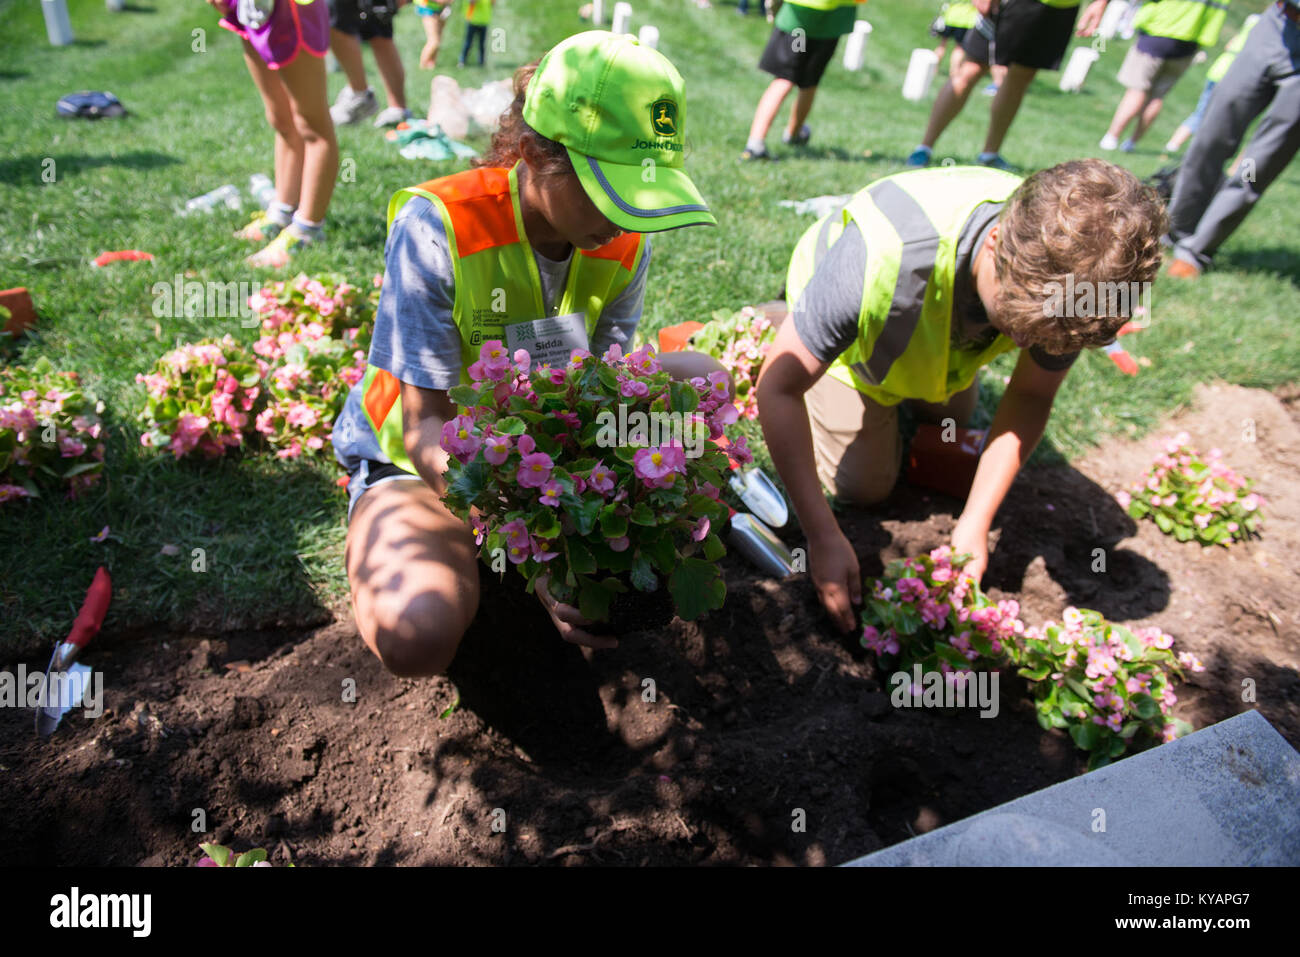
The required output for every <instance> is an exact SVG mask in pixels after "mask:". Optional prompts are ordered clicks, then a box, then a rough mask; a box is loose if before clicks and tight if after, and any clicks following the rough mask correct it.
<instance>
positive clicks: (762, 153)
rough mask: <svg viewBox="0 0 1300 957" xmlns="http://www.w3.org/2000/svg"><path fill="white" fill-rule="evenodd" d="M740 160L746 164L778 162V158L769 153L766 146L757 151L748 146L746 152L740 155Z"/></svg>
mask: <svg viewBox="0 0 1300 957" xmlns="http://www.w3.org/2000/svg"><path fill="white" fill-rule="evenodd" d="M740 158H741V159H742V160H743V161H745V162H746V163H748V162H749V161H751V160H771V161H773V162H775V161H776V157H775V156H773V155H772V154H771V153H769V152H768V151H767V147H766V146H764V147H763V148H762V149H757V150H752V149H750V148H749V147H748V146H746V147H745V151H744V152H743V153H741V154H740Z"/></svg>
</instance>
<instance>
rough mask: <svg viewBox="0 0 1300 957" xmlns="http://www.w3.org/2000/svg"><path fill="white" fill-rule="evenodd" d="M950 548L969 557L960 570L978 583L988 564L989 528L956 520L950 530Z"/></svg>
mask: <svg viewBox="0 0 1300 957" xmlns="http://www.w3.org/2000/svg"><path fill="white" fill-rule="evenodd" d="M952 550H953V552H954V553H955V554H958V555H969V556H970V557H971V559H970V561H968V562H967V563H966V565H965V567H964V568H962V571H963V572H964V573H965V574H967V575H969V576H970V577H971V578H973V579H975V584H977V585H978V584H979V583H980V579H982V578H983V577H984V570H985V569H986V568H988V565H989V530H988V529H987V528H984V529H979V528H974V527H972V526H970V525H967V524H963V523H962V522H958V523H957V527H956V528H955V529H953V532H952Z"/></svg>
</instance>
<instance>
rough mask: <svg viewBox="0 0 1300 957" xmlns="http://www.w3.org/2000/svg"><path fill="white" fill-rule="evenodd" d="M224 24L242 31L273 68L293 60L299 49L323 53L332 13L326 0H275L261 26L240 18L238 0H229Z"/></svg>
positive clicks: (228, 28) (326, 43)
mask: <svg viewBox="0 0 1300 957" xmlns="http://www.w3.org/2000/svg"><path fill="white" fill-rule="evenodd" d="M226 7H227V13H226V15H225V16H224V17H223V18H222V20H221V25H222V26H223V27H225V28H226V29H227V30H230V31H231V32H233V33H237V34H239V35H240V36H241V37H243V38H244V39H245V40H247V41H248V42H249V43H250V44H252V46H253V49H254V50H256V51H257V55H258V56H260V57H261V58H262V60H263V61H265V63H266V65H267V66H269V67H270V68H271V69H272V70H278V69H280V67H282V66H284V65H285V64H287V63H292V62H293V58H294V57H296V56H297V55H298V51H299V50H303V49H305V50H306V51H307V52H308V53H310V54H311V55H312V56H319V57H323V56H324V55H325V53H326V51H327V50H329V45H330V14H329V8H328V7H327V6H326V0H306V2H303V0H275V9H274V10H272V11H271V16H270V18H269V19H267V21H266V22H265V23H263V24H262V25H261V26H260V27H256V28H253V27H249V26H247V25H245V24H243V23H241V22H240V21H239V17H238V8H239V0H226Z"/></svg>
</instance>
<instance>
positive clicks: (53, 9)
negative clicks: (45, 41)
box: [41, 0, 73, 47]
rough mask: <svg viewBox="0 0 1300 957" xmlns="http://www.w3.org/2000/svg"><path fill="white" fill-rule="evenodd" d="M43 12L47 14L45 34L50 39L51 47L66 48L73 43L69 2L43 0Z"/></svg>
mask: <svg viewBox="0 0 1300 957" xmlns="http://www.w3.org/2000/svg"><path fill="white" fill-rule="evenodd" d="M41 12H42V13H44V14H45V33H46V35H47V36H48V37H49V38H50V45H51V46H56V47H66V46H67V45H68V44H70V43H71V42H72V41H73V36H72V21H71V20H69V19H68V4H67V0H41Z"/></svg>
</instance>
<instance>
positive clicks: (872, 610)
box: [862, 546, 1204, 768]
mask: <svg viewBox="0 0 1300 957" xmlns="http://www.w3.org/2000/svg"><path fill="white" fill-rule="evenodd" d="M965 558H966V557H965V556H962V555H957V556H954V555H953V554H952V550H951V549H950V548H949V547H948V546H944V547H942V548H937V549H935V550H934V551H932V552H930V553H929V554H928V555H922V556H919V557H917V558H912V559H900V560H896V561H893V562H890V564H889V565H888V566H887V567H886V569H885V574H884V577H882V578H880V579H877V580H876V582H875V584H874V586H873V589H872V594H871V597H870V598H869V599H868V601H867V603H866V607H865V609H864V611H863V616H862V617H863V625H864V628H863V634H862V644H863V646H864V647H866V648H868V649H869V650H871V651H873V652H875V654H876V657H877V659H878V660H879V661H880V663H881V665H882V667H885V668H886V669H888V670H890V671H902V672H904V673H907V672H911V671H912V669H913V668H914V666H918V665H919V666H920V668H921V673H922V674H928V673H931V672H935V671H938V672H940V673H942V674H943V675H944V681H945V682H946V683H948V684H953V683H955V682H957V681H963V680H967V679H965V678H963V677H961V676H962V675H966V674H971V673H973V672H974V671H977V670H980V671H998V672H1001V671H1003V670H1004V669H1009V668H1016V669H1017V673H1018V674H1019V675H1021V676H1022V677H1024V678H1026V679H1027V680H1028V681H1029V684H1030V690H1031V694H1032V695H1033V698H1034V700H1035V706H1036V708H1037V711H1038V722H1039V724H1040V725H1042V726H1043V727H1044V728H1064V729H1066V730H1067V731H1068V732H1069V734H1070V736H1071V738H1073V740H1074V742H1075V744H1077V745H1078V746H1079V747H1080V748H1082V749H1083V750H1085V751H1088V752H1089V754H1090V757H1089V768H1095V767H1100V766H1102V765H1104V764H1106V763H1108V762H1110V761H1111V760H1114V759H1115V758H1118V757H1120V756H1121V755H1123V754H1124V753H1125V751H1127V750H1128V749H1129V747H1130V746H1132V745H1147V744H1152V743H1160V742H1162V741H1170V740H1173V739H1174V738H1176V737H1180V736H1181V735H1184V734H1187V733H1188V732H1190V731H1191V730H1192V727H1191V725H1190V724H1188V723H1187V722H1185V721H1181V720H1179V719H1177V718H1174V717H1173V715H1172V710H1171V709H1172V707H1173V704H1174V703H1175V702H1176V701H1177V700H1178V699H1177V696H1176V695H1175V694H1174V691H1173V684H1174V680H1175V679H1179V680H1181V679H1182V677H1183V668H1184V667H1185V668H1187V669H1189V670H1191V671H1203V670H1204V667H1203V666H1202V665H1201V663H1200V662H1199V661H1198V660H1196V658H1195V657H1194V656H1192V655H1190V654H1180V655H1178V656H1177V657H1175V655H1174V653H1173V652H1172V651H1170V648H1171V647H1172V645H1173V638H1171V637H1170V636H1169V635H1167V634H1164V633H1162V632H1161V631H1160V630H1159V629H1140V630H1138V631H1137V632H1136V633H1134V632H1132V631H1130V630H1129V629H1127V628H1125V627H1123V626H1122V625H1117V624H1114V623H1112V622H1109V621H1107V620H1106V619H1105V618H1104V617H1103V616H1102V615H1101V614H1100V613H1098V612H1096V611H1091V610H1089V609H1076V608H1067V609H1065V613H1064V623H1063V624H1061V625H1058V624H1056V623H1055V622H1048V623H1047V624H1046V625H1044V626H1043V627H1042V628H1033V627H1026V626H1025V624H1024V622H1023V621H1021V619H1020V617H1019V614H1020V606H1019V604H1018V603H1017V602H1015V601H1010V600H1006V601H993V600H992V599H991V598H989V597H988V596H987V595H985V594H984V593H983V592H982V591H981V590H980V588H979V586H978V585H977V584H976V583H975V582H974V581H973V580H972V579H970V578H969V577H968V576H966V575H964V574H962V572H961V568H962V566H963V565H964V563H965ZM909 690H910V692H911V694H912V695H913V696H916V695H919V694H920V689H918V688H916V687H915V683H914V682H913V683H912V685H911V687H910V689H909Z"/></svg>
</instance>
